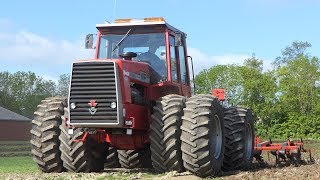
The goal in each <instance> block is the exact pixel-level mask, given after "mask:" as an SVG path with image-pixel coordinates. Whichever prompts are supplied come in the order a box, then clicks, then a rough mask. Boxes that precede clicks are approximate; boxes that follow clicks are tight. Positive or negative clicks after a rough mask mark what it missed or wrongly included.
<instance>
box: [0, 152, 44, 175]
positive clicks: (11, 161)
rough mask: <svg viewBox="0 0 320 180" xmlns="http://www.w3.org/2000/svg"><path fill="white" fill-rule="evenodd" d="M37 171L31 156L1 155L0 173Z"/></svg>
mask: <svg viewBox="0 0 320 180" xmlns="http://www.w3.org/2000/svg"><path fill="white" fill-rule="evenodd" d="M33 172H39V170H38V167H37V166H36V164H35V163H34V162H33V160H32V157H31V156H19V157H1V158H0V173H33Z"/></svg>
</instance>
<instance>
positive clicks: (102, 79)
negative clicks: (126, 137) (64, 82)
mask: <svg viewBox="0 0 320 180" xmlns="http://www.w3.org/2000/svg"><path fill="white" fill-rule="evenodd" d="M117 81H118V79H117V67H116V66H115V63H114V62H79V63H74V64H73V67H72V76H71V84H70V94H69V107H70V105H71V103H74V104H75V108H74V109H72V108H69V109H70V123H71V124H72V125H76V126H95V125H99V126H101V125H119V112H120V111H119V105H120V103H121V101H120V96H118V93H117V92H119V91H118V90H119V89H118V88H119V86H118V82H117ZM90 101H93V104H94V103H97V104H96V106H94V105H91V106H90V105H89V104H90ZM118 101H119V102H120V103H119V102H118ZM112 102H115V103H116V105H117V106H116V108H111V103H112ZM91 107H94V108H93V109H92V108H91ZM93 112H94V113H93Z"/></svg>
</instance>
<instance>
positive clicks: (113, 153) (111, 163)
mask: <svg viewBox="0 0 320 180" xmlns="http://www.w3.org/2000/svg"><path fill="white" fill-rule="evenodd" d="M104 167H105V168H119V167H120V163H119V158H118V151H117V149H116V148H115V147H112V146H110V147H109V149H108V156H107V159H106V163H105V164H104Z"/></svg>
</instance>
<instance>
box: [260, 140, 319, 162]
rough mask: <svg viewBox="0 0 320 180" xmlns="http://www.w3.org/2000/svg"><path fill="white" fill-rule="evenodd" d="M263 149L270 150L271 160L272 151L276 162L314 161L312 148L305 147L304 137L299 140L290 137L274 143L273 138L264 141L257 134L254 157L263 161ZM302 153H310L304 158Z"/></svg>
mask: <svg viewBox="0 0 320 180" xmlns="http://www.w3.org/2000/svg"><path fill="white" fill-rule="evenodd" d="M263 151H267V152H268V160H269V161H270V153H271V154H272V155H274V156H275V158H276V164H280V163H282V162H285V163H287V162H289V163H291V164H294V165H298V164H302V163H304V162H308V163H313V162H314V159H313V157H312V152H311V149H305V148H304V142H303V140H302V139H300V140H298V141H291V140H290V139H288V140H287V141H285V142H283V143H273V142H272V141H271V139H270V140H269V141H263V142H262V141H261V139H260V138H259V137H258V136H256V137H255V145H254V157H255V158H256V159H257V161H259V162H263V158H262V156H261V154H262V152H263ZM302 153H308V158H306V159H304V158H302Z"/></svg>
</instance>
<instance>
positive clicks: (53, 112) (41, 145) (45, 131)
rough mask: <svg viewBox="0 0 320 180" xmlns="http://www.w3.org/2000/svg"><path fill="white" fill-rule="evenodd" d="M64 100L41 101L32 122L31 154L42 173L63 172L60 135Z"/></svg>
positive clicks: (51, 98)
mask: <svg viewBox="0 0 320 180" xmlns="http://www.w3.org/2000/svg"><path fill="white" fill-rule="evenodd" d="M65 105H66V101H65V99H64V98H60V97H50V98H46V99H45V100H42V101H41V104H39V105H38V109H37V110H36V111H35V113H34V120H32V128H31V131H30V132H31V140H30V143H31V145H32V149H31V152H32V154H33V160H34V161H35V162H36V163H37V164H38V166H39V168H40V170H41V171H42V172H46V173H49V172H62V171H63V170H64V168H63V166H62V160H61V158H60V154H61V153H60V151H59V145H60V141H59V135H60V129H59V125H60V124H61V116H63V114H64V112H63V107H64V106H65Z"/></svg>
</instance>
